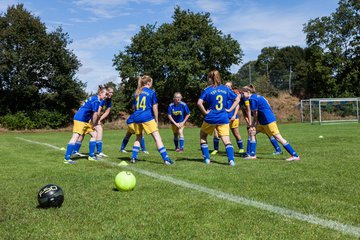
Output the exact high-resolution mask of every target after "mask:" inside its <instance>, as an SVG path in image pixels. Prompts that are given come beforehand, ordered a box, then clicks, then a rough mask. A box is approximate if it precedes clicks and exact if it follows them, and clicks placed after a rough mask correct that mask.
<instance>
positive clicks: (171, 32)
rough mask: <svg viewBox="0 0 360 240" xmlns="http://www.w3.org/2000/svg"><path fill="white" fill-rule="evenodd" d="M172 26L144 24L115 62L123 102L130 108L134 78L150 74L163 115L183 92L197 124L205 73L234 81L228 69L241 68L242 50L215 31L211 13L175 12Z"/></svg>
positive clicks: (168, 24) (179, 10) (167, 24)
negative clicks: (120, 80)
mask: <svg viewBox="0 0 360 240" xmlns="http://www.w3.org/2000/svg"><path fill="white" fill-rule="evenodd" d="M172 18H173V22H172V23H165V24H162V25H161V26H159V27H156V25H150V24H148V25H146V26H142V27H141V29H140V32H139V33H137V34H136V35H135V36H134V37H133V38H132V43H131V44H130V45H129V46H127V47H126V48H125V51H120V52H119V54H117V55H116V56H115V58H114V60H113V62H114V66H115V68H116V70H118V71H119V74H120V77H121V79H122V89H123V91H124V93H125V94H126V95H127V99H126V100H125V102H126V103H127V104H128V107H130V105H131V97H132V95H133V93H134V91H135V89H136V86H137V81H136V78H137V76H139V75H142V74H148V75H150V76H151V77H152V78H153V79H154V81H155V82H154V86H155V89H156V92H157V96H158V100H159V103H160V104H159V106H160V112H166V109H167V104H169V102H170V101H172V97H173V93H174V92H176V91H180V92H182V95H183V97H184V100H185V101H186V102H188V104H189V105H190V108H191V109H192V115H193V118H192V119H193V120H199V118H198V117H197V116H198V114H194V113H195V111H196V112H197V113H198V110H197V107H196V106H195V104H196V102H197V98H198V97H199V95H200V92H201V89H202V88H203V87H204V86H205V82H206V75H207V73H208V72H209V71H210V70H211V69H218V70H219V71H220V72H221V74H222V77H223V79H224V80H227V79H231V74H230V71H229V70H230V67H231V65H232V64H238V63H239V62H240V61H241V58H242V51H241V49H240V45H239V44H238V42H237V41H236V40H234V39H232V37H231V36H230V35H223V34H222V32H221V31H220V30H218V29H216V28H215V27H214V26H213V24H212V21H211V19H210V14H209V13H205V14H200V13H193V12H191V11H189V10H188V11H184V10H181V9H180V8H179V7H176V8H175V11H174V15H173V17H172Z"/></svg>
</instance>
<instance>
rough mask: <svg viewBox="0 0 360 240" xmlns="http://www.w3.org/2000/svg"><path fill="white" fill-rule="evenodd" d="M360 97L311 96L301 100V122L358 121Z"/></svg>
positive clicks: (359, 119)
mask: <svg viewBox="0 0 360 240" xmlns="http://www.w3.org/2000/svg"><path fill="white" fill-rule="evenodd" d="M359 102H360V98H311V99H307V100H301V103H300V104H301V105H300V112H301V122H311V124H314V123H319V124H323V123H341V122H360V118H359V105H360V103H359Z"/></svg>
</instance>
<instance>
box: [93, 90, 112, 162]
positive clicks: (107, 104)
mask: <svg viewBox="0 0 360 240" xmlns="http://www.w3.org/2000/svg"><path fill="white" fill-rule="evenodd" d="M106 91H107V93H106V98H105V99H104V100H102V101H100V106H99V112H104V113H103V114H102V115H101V117H100V119H99V121H98V124H97V125H96V126H95V130H96V133H97V134H96V148H97V156H98V157H108V156H107V155H106V154H104V153H103V152H102V148H103V141H102V138H103V127H102V124H103V121H104V120H105V118H107V116H109V113H110V109H111V107H112V101H111V98H112V95H113V93H114V89H113V88H112V87H110V86H108V87H106Z"/></svg>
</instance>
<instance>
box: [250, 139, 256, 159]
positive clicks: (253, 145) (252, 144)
mask: <svg viewBox="0 0 360 240" xmlns="http://www.w3.org/2000/svg"><path fill="white" fill-rule="evenodd" d="M255 155H256V140H255V141H250V156H252V157H254V156H255Z"/></svg>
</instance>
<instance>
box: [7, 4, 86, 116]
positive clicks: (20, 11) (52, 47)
mask: <svg viewBox="0 0 360 240" xmlns="http://www.w3.org/2000/svg"><path fill="white" fill-rule="evenodd" d="M69 43H70V39H69V36H68V34H66V33H64V32H63V31H62V29H61V28H58V29H57V30H55V31H54V32H50V33H47V31H46V26H45V24H44V23H42V22H41V21H40V19H39V18H38V17H35V16H33V15H32V14H31V13H30V12H29V11H27V10H26V9H25V8H24V6H23V5H22V4H18V5H16V6H10V7H9V8H8V9H7V12H6V13H3V14H0V104H1V106H2V107H1V109H0V115H4V114H7V113H16V112H19V111H24V112H27V113H30V114H31V113H32V112H34V111H37V110H38V109H40V108H41V109H47V110H49V111H57V112H59V113H63V114H64V113H65V114H70V112H71V110H72V109H73V108H77V107H78V106H79V102H80V100H81V99H83V98H84V96H85V92H84V90H83V89H84V87H85V85H84V84H83V83H82V82H80V81H78V80H77V79H76V78H75V73H76V71H77V70H78V68H79V67H80V62H79V61H78V60H77V58H76V56H75V55H74V53H73V52H72V51H71V50H69V49H68V48H67V45H68V44H69Z"/></svg>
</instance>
